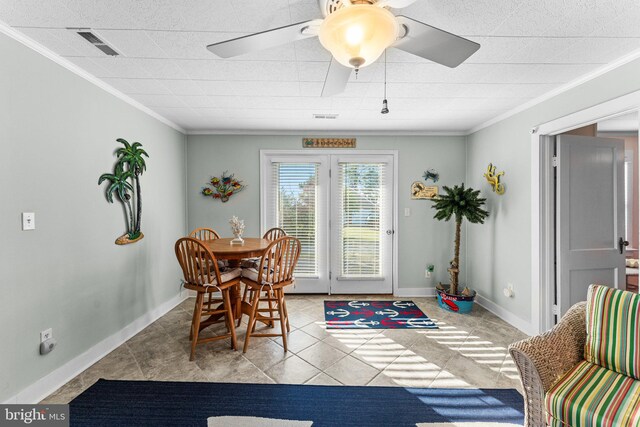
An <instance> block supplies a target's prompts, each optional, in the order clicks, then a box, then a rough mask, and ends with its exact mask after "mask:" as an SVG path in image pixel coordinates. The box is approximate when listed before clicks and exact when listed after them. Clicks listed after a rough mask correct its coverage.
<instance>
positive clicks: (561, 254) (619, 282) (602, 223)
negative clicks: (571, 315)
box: [556, 135, 625, 315]
mask: <svg viewBox="0 0 640 427" xmlns="http://www.w3.org/2000/svg"><path fill="white" fill-rule="evenodd" d="M556 156H557V172H556V174H557V175H556V176H557V182H556V256H557V264H556V292H557V305H558V307H559V311H560V312H559V313H558V314H560V315H562V314H564V313H565V312H566V311H567V310H568V309H569V307H571V305H573V304H575V303H576V302H579V301H584V300H585V299H586V296H587V288H588V286H589V285H590V284H592V283H599V284H605V285H609V286H612V287H616V288H624V283H625V281H624V279H625V255H624V247H623V246H622V244H621V242H624V236H625V224H624V191H625V190H624V141H620V140H616V139H606V138H595V137H585V136H573V135H561V136H558V137H557V139H556Z"/></svg>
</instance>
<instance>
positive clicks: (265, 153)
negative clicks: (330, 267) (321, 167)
mask: <svg viewBox="0 0 640 427" xmlns="http://www.w3.org/2000/svg"><path fill="white" fill-rule="evenodd" d="M318 155H323V156H332V155H361V156H370V155H387V156H392V157H393V186H392V188H391V190H392V191H393V197H392V200H393V201H392V221H391V223H392V226H393V230H394V233H393V239H392V243H391V251H392V256H391V262H392V265H391V270H392V272H391V280H392V289H393V295H397V293H398V234H399V233H398V200H399V195H398V150H348V149H322V148H304V149H298V150H270V149H262V150H260V182H259V184H258V185H259V188H260V233H264V232H265V231H266V228H265V224H266V223H267V212H266V209H265V207H266V206H267V199H266V197H267V195H266V194H265V192H264V191H262V186H263V182H262V179H263V177H264V172H265V171H264V165H265V160H266V158H267V157H269V156H283V157H286V156H318ZM327 208H328V209H329V211H330V210H331V201H329V206H327ZM325 238H326V239H330V238H331V235H330V230H329V229H327V236H325ZM327 241H328V242H330V240H327ZM328 246H329V248H330V243H329V244H328ZM329 250H330V249H329ZM328 256H329V258H328V260H329V262H330V261H331V259H330V256H331V254H328ZM328 294H329V295H331V288H329V293H328Z"/></svg>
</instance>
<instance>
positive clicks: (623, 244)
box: [618, 237, 629, 254]
mask: <svg viewBox="0 0 640 427" xmlns="http://www.w3.org/2000/svg"><path fill="white" fill-rule="evenodd" d="M627 246H629V242H628V241H626V240H624V239H623V238H622V237H621V238H620V240H618V248H619V249H620V253H621V254H623V253H624V248H626V247H627Z"/></svg>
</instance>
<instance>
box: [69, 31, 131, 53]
mask: <svg viewBox="0 0 640 427" xmlns="http://www.w3.org/2000/svg"><path fill="white" fill-rule="evenodd" d="M68 29H69V30H71V31H74V32H76V33H77V34H78V35H79V36H80V37H82V38H83V39H85V40H86V41H88V42H89V43H91V44H92V45H94V46H95V47H96V48H98V49H100V51H101V52H102V53H104V54H107V55H109V56H118V55H120V54H119V53H118V52H116V51H115V49H113V48H112V47H111V46H109V45H108V44H106V43H105V42H103V41H102V40H101V39H100V37H98V36H96V35H95V34H93V33H92V32H91V30H90V29H89V28H68Z"/></svg>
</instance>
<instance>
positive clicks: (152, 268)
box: [0, 34, 186, 402]
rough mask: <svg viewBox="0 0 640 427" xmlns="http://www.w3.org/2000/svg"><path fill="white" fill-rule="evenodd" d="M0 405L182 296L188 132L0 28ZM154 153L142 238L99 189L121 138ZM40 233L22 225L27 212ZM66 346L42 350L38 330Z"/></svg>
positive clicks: (145, 190)
mask: <svg viewBox="0 0 640 427" xmlns="http://www.w3.org/2000/svg"><path fill="white" fill-rule="evenodd" d="M0 52H2V60H1V61H0V147H1V150H0V159H1V167H0V219H1V220H0V236H1V237H0V241H1V244H0V283H1V286H0V292H1V295H0V343H1V344H0V402H2V401H5V400H7V399H9V398H10V397H11V396H14V395H16V394H17V393H18V392H20V391H21V390H22V389H24V388H25V387H26V386H28V385H30V384H32V383H34V382H35V381H37V380H38V379H40V378H42V377H44V376H45V375H47V374H49V373H50V372H52V371H53V370H55V369H56V368H58V367H60V366H62V365H63V364H64V363H66V362H68V361H69V360H71V359H73V358H74V357H76V356H78V355H80V354H82V353H83V352H85V351H86V350H88V349H89V348H91V347H92V346H93V345H95V344H97V343H98V342H100V341H102V340H103V339H105V338H107V337H109V336H110V335H112V334H114V333H116V332H119V331H121V330H122V329H123V328H124V327H125V326H127V325H128V324H130V323H131V322H132V321H134V320H135V319H136V318H138V317H140V316H142V315H144V314H145V313H148V312H149V311H150V310H153V309H155V308H157V307H158V306H159V305H160V304H162V303H164V302H166V301H168V300H171V299H172V298H174V297H176V296H177V295H178V292H179V277H180V275H179V271H178V265H177V263H176V260H175V255H174V253H173V243H174V241H175V240H176V238H178V237H179V236H182V235H183V234H184V232H185V225H186V215H185V204H186V200H185V170H184V153H185V137H184V136H183V135H182V134H181V133H180V132H177V131H175V130H174V129H172V128H170V127H168V126H166V125H164V124H162V123H160V122H159V121H157V120H155V119H153V118H151V117H150V116H148V115H146V114H145V113H143V112H141V111H139V110H137V109H135V108H133V107H131V106H130V105H128V104H126V103H124V102H123V101H121V100H119V99H117V98H116V97H114V96H113V95H111V94H108V93H107V92H105V91H103V90H102V89H100V88H98V87H96V86H95V85H93V84H91V83H89V82H88V81H86V80H84V79H82V78H81V77H78V76H77V75H75V74H73V73H71V72H70V71H68V70H66V69H64V68H63V67H61V66H59V65H57V64H56V63H54V62H52V61H50V60H48V59H47V58H45V57H44V56H42V55H40V54H38V53H36V52H35V51H33V50H31V49H29V48H27V47H25V46H23V45H22V44H20V43H18V42H16V41H14V40H13V39H10V38H8V37H7V36H5V35H1V34H0ZM118 137H124V138H126V139H129V140H130V141H132V140H133V141H140V142H142V143H143V144H144V147H145V148H146V150H147V151H148V153H149V155H150V159H149V160H148V170H147V172H146V173H145V174H144V175H143V177H142V189H143V202H144V209H143V222H142V229H143V232H144V233H145V238H144V239H143V240H142V241H140V242H138V243H136V244H134V245H129V246H116V245H114V240H115V238H116V237H118V236H119V235H121V234H122V233H123V231H124V219H123V216H122V210H121V208H120V207H119V206H118V205H110V204H108V203H107V202H106V200H105V198H104V191H103V189H102V188H99V187H98V185H97V182H98V177H99V176H100V174H101V173H103V172H107V171H110V170H111V168H112V165H113V161H114V157H113V151H114V149H115V148H116V144H117V143H116V141H115V139H116V138H118ZM25 211H26V212H35V213H36V226H37V228H36V230H34V231H21V212H25ZM49 327H52V328H53V334H54V337H55V338H56V339H57V340H58V347H57V348H56V349H55V350H54V351H53V352H52V353H50V354H49V355H47V356H40V355H39V354H38V345H39V342H40V336H39V333H40V331H42V330H44V329H46V328H49Z"/></svg>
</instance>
